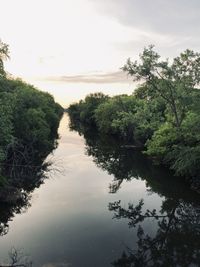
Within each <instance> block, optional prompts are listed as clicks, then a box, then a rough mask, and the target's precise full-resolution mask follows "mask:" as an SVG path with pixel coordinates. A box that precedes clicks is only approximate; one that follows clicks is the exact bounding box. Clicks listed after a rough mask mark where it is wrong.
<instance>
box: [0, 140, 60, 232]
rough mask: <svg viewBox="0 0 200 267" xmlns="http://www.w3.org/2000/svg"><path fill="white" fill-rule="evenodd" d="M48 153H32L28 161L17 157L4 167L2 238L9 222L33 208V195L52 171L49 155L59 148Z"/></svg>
mask: <svg viewBox="0 0 200 267" xmlns="http://www.w3.org/2000/svg"><path fill="white" fill-rule="evenodd" d="M52 142H54V144H55V146H54V147H52V149H51V150H48V151H41V149H40V151H39V149H38V150H37V152H38V153H37V154H36V153H31V155H34V157H33V156H29V157H28V156H27V159H28V160H27V161H26V162H25V161H24V158H23V159H21V158H20V156H17V161H15V162H13V161H12V162H11V161H7V162H6V164H5V165H4V166H2V173H3V176H4V177H5V178H4V179H5V181H4V182H3V183H2V184H1V186H0V211H1V212H0V236H3V235H6V234H7V233H8V231H9V221H11V220H12V218H13V217H14V216H15V215H16V214H20V213H24V212H26V211H27V209H28V208H29V207H30V206H31V194H32V192H33V191H34V190H35V189H36V188H39V187H40V185H41V184H43V182H44V180H45V179H46V178H47V173H48V172H49V171H50V170H51V164H52V163H51V162H50V161H46V157H47V155H48V154H49V153H50V152H51V151H52V150H53V149H54V148H55V147H56V146H57V142H56V138H55V139H54V141H53V140H52Z"/></svg>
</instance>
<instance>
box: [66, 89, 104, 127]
mask: <svg viewBox="0 0 200 267" xmlns="http://www.w3.org/2000/svg"><path fill="white" fill-rule="evenodd" d="M107 99H108V96H107V95H104V94H102V93H94V94H90V95H88V96H86V98H85V100H84V101H82V100H81V101H80V102H79V103H77V104H76V103H75V104H71V105H70V106H69V108H68V114H69V115H70V118H71V119H72V121H75V122H79V123H84V124H87V125H93V126H94V125H95V116H94V115H95V114H94V113H95V110H96V109H97V108H98V106H99V105H100V104H102V103H104V102H105V101H106V100H107Z"/></svg>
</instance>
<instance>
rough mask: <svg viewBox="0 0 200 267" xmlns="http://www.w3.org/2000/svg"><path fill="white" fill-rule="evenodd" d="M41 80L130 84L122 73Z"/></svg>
mask: <svg viewBox="0 0 200 267" xmlns="http://www.w3.org/2000/svg"><path fill="white" fill-rule="evenodd" d="M42 80H46V81H57V82H66V83H96V84H98V83H99V84H102V83H130V81H131V80H130V78H129V77H128V76H127V74H125V73H124V72H123V71H115V72H108V73H91V74H80V75H66V76H52V77H46V78H44V79H42Z"/></svg>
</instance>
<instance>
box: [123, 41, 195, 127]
mask: <svg viewBox="0 0 200 267" xmlns="http://www.w3.org/2000/svg"><path fill="white" fill-rule="evenodd" d="M153 48H154V46H153V45H150V46H149V47H148V48H145V49H144V51H143V52H142V54H140V61H141V62H140V63H139V62H138V61H134V62H132V61H131V60H130V59H128V60H127V63H126V64H125V65H124V67H123V68H122V69H123V70H124V71H125V72H127V73H128V74H129V75H131V76H133V78H134V81H143V82H145V83H146V85H147V88H148V94H149V96H150V97H158V96H159V97H161V98H163V99H164V101H165V103H166V105H167V106H168V108H169V111H170V113H171V114H172V118H173V124H174V125H175V127H177V128H179V127H180V126H181V124H182V122H183V119H184V118H185V114H186V112H187V110H188V107H189V106H190V104H191V96H192V94H193V93H194V90H195V87H196V86H198V85H199V83H200V53H194V52H193V51H191V50H186V51H185V52H183V53H181V54H180V56H178V57H176V58H174V60H173V61H172V63H170V62H169V60H160V55H159V54H158V53H156V52H155V51H154V50H153Z"/></svg>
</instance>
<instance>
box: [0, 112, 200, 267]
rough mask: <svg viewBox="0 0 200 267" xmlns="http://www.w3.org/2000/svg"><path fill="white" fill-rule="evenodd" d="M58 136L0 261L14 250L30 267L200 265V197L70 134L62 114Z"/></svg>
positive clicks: (0, 241) (125, 153)
mask: <svg viewBox="0 0 200 267" xmlns="http://www.w3.org/2000/svg"><path fill="white" fill-rule="evenodd" d="M59 134H60V139H59V145H58V147H57V149H56V150H55V151H54V152H53V154H52V155H50V156H49V158H50V159H51V160H52V161H53V165H52V171H51V172H50V173H49V174H48V176H49V177H48V179H45V182H44V184H42V185H41V186H39V188H35V190H34V191H33V193H32V194H31V196H30V200H29V205H28V207H26V208H24V209H23V208H22V209H20V210H19V212H18V213H17V212H15V214H14V216H13V217H12V218H10V219H9V222H8V225H9V229H8V231H7V233H6V234H4V235H2V236H0V259H1V261H3V260H6V258H7V257H8V252H9V251H10V249H11V248H12V247H14V248H16V249H17V250H21V251H22V253H23V255H29V256H30V258H31V259H32V261H33V266H43V267H64V266H66V267H69V266H73V267H107V266H112V264H114V262H115V265H113V266H200V265H199V263H200V238H199V236H200V224H199V222H200V200H199V196H198V195H196V194H195V193H193V192H192V191H190V190H189V189H188V187H187V185H185V184H184V183H183V182H182V181H181V180H180V179H179V178H174V177H172V175H171V174H170V173H167V171H166V170H164V171H163V170H160V169H158V167H154V166H152V165H151V163H149V161H147V160H146V159H143V157H142V158H141V159H140V156H139V158H138V156H137V154H138V152H134V151H133V150H132V149H130V148H126V147H123V146H120V145H118V146H117V147H116V145H115V146H113V144H112V143H111V142H110V141H108V143H107V145H106V144H105V145H104V143H102V140H100V141H99V140H94V139H93V138H89V137H88V138H86V139H84V137H83V136H79V134H78V133H76V132H72V131H70V130H69V128H68V117H67V115H66V114H65V115H64V117H63V118H62V120H61V123H60V127H59ZM134 153H135V155H134ZM141 199H142V200H141ZM119 201H120V202H119ZM4 208H5V209H6V207H4ZM117 264H118V265H117ZM120 264H121V265H120ZM125 264H126V265H125ZM128 264H129V265H128ZM133 264H135V265H133ZM156 264H157V265H156ZM159 264H160V265H159Z"/></svg>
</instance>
